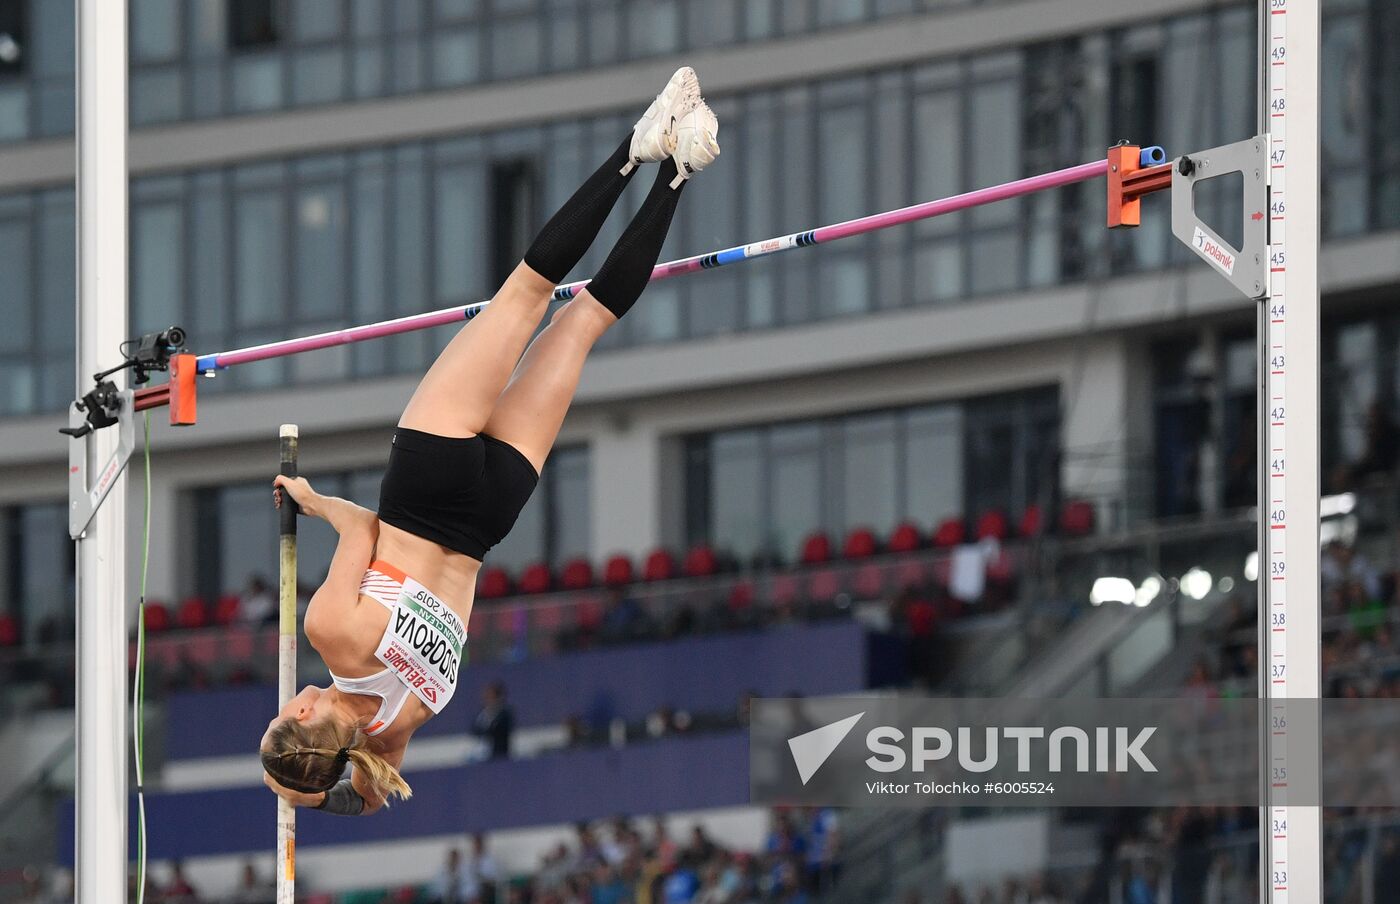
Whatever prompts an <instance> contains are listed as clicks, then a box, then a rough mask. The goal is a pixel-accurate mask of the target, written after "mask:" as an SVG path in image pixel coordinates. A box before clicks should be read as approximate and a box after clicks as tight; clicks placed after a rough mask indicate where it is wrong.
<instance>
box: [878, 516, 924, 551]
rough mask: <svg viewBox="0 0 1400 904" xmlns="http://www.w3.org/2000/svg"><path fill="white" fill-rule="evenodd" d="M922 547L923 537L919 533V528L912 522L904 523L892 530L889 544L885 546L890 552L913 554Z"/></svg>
mask: <svg viewBox="0 0 1400 904" xmlns="http://www.w3.org/2000/svg"><path fill="white" fill-rule="evenodd" d="M923 545H924V536H923V534H922V533H921V532H920V531H919V526H918V525H917V524H915V523H914V522H912V521H906V522H904V523H903V524H901V525H900V526H899V527H896V528H895V529H894V533H892V534H890V542H889V543H887V544H886V546H887V547H888V549H889V551H890V552H913V551H914V550H916V549H918V548H919V547H920V546H923Z"/></svg>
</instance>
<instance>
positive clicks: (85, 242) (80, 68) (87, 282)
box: [55, 0, 127, 904]
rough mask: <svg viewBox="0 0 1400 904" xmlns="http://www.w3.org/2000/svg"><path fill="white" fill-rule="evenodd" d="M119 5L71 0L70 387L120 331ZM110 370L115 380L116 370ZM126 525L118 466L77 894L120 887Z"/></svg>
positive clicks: (109, 895)
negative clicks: (73, 331) (73, 316)
mask: <svg viewBox="0 0 1400 904" xmlns="http://www.w3.org/2000/svg"><path fill="white" fill-rule="evenodd" d="M55 2H58V0H55ZM126 9H127V4H126V2H125V0H78V2H77V8H76V10H75V13H76V23H77V36H76V39H77V81H78V85H77V97H78V101H77V136H76V138H77V151H78V160H77V185H76V187H77V199H78V209H77V286H78V298H77V386H78V393H77V394H78V396H79V397H81V396H82V394H83V392H84V391H85V387H86V386H87V385H88V383H89V381H90V380H91V379H92V375H93V374H94V373H96V372H97V371H99V370H102V367H103V362H104V360H105V358H106V357H108V356H110V355H112V354H113V353H114V352H115V351H116V349H117V348H118V346H119V345H120V343H121V342H122V341H123V340H124V339H126V337H127V328H126V326H127V325H126V317H127V258H126V254H127V238H126V236H127V231H126V224H127V166H126V110H127V100H126V22H127V19H126ZM113 380H114V381H116V383H117V388H118V389H121V388H122V387H123V384H124V383H125V381H126V378H125V377H124V376H122V375H120V374H117V375H114V377H113ZM117 441H118V432H117V431H116V430H100V431H97V432H95V433H93V434H92V435H90V436H88V437H87V438H86V443H85V445H86V449H85V454H86V456H87V463H86V471H87V473H96V469H97V466H98V465H100V464H101V463H102V462H105V461H107V460H108V459H109V458H110V457H111V456H112V454H113V452H114V451H115V450H116V448H117ZM74 442H78V440H74ZM70 504H71V505H73V506H74V508H76V507H77V506H76V504H75V501H74V500H70ZM125 531H126V477H125V476H124V474H119V475H117V476H116V477H115V482H114V486H113V488H112V490H111V492H110V493H109V495H108V496H107V498H106V503H105V504H104V505H102V506H101V508H100V509H98V511H97V512H96V513H95V515H94V517H93V519H92V521H91V523H90V524H89V525H88V526H87V529H86V530H85V531H84V532H83V534H82V535H81V536H80V537H78V538H77V544H76V545H77V605H78V617H77V622H78V631H77V635H78V636H77V654H78V662H77V679H78V706H77V709H78V712H77V789H76V796H77V818H76V831H75V838H74V845H75V871H74V884H75V889H76V892H77V900H78V902H79V904H105V902H110V901H120V900H125V897H126V858H127V782H126V768H127V766H126V764H127V759H126V754H127V752H126V739H127V734H126V712H127V709H126V686H127V685H126V681H127V677H126V612H127V594H126V534H125Z"/></svg>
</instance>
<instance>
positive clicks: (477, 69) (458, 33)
mask: <svg viewBox="0 0 1400 904" xmlns="http://www.w3.org/2000/svg"><path fill="white" fill-rule="evenodd" d="M480 77H481V35H480V33H479V32H478V31H477V30H476V29H475V28H468V29H458V30H455V31H444V32H442V33H440V34H435V35H433V82H434V84H436V85H438V86H439V87H444V88H445V87H450V86H452V85H465V84H467V83H469V82H474V81H476V80H477V79H478V78H480Z"/></svg>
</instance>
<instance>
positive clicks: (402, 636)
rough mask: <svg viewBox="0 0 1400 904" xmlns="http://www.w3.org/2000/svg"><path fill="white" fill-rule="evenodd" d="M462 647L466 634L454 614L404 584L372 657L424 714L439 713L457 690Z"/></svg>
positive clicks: (420, 589) (421, 589) (429, 595)
mask: <svg viewBox="0 0 1400 904" xmlns="http://www.w3.org/2000/svg"><path fill="white" fill-rule="evenodd" d="M466 642H467V628H466V626H465V625H463V624H462V620H461V619H460V618H458V617H457V613H456V612H453V611H452V610H451V609H449V608H448V606H447V604H446V603H444V602H443V601H442V600H440V599H438V598H437V597H435V596H433V594H432V593H431V592H430V591H429V590H428V588H426V587H424V586H423V585H422V584H420V583H418V582H417V581H415V580H413V579H412V578H407V579H405V580H404V582H403V592H402V593H400V594H399V598H398V601H397V602H396V603H395V604H394V608H393V611H391V612H390V613H389V625H388V627H386V628H385V629H384V636H383V637H382V638H380V640H379V648H378V649H377V650H375V651H374V655H375V657H376V658H378V659H379V661H380V662H382V663H384V664H385V665H386V666H388V667H389V668H390V669H392V670H393V671H394V673H395V674H397V675H398V676H399V680H400V681H402V682H403V683H404V685H405V686H407V687H408V689H409V690H410V691H412V692H413V694H414V696H416V697H417V698H418V699H419V700H422V701H423V703H424V704H425V705H426V706H427V707H428V709H431V710H432V711H433V712H434V713H440V712H442V708H443V707H444V706H446V705H447V701H448V700H451V699H452V693H453V691H455V690H457V671H458V669H459V668H460V667H461V665H462V648H463V647H464V646H465V645H466Z"/></svg>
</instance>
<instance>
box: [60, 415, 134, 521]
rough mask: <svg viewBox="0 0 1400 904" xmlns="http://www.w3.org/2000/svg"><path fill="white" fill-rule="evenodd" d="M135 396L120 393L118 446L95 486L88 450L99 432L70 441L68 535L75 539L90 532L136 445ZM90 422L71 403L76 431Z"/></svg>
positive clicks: (69, 424)
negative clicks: (91, 481)
mask: <svg viewBox="0 0 1400 904" xmlns="http://www.w3.org/2000/svg"><path fill="white" fill-rule="evenodd" d="M135 397H136V394H135V393H134V392H133V391H132V390H130V389H127V390H123V391H122V392H120V393H118V394H117V399H118V409H117V448H116V450H115V451H113V452H112V455H111V457H110V458H108V459H107V462H106V464H104V465H103V466H102V469H101V470H100V471H98V472H97V480H95V481H94V482H93V483H92V485H91V486H89V484H88V479H87V477H88V473H87V471H88V466H87V452H88V444H89V443H91V442H92V439H93V437H94V436H95V435H96V434H95V433H88V434H87V435H86V436H84V437H82V438H81V439H73V440H70V441H69V443H68V499H69V502H68V536H70V537H72V538H73V539H74V540H77V539H80V538H81V537H82V536H83V534H84V533H86V532H87V529H88V525H89V524H91V523H92V516H93V515H95V514H97V510H98V508H100V507H101V505H102V501H103V500H104V499H106V498H107V494H108V493H110V492H111V491H112V487H113V485H115V484H116V482H117V478H118V477H120V476H121V473H122V470H123V469H124V468H125V467H126V463H127V462H128V461H130V459H131V453H132V452H133V451H134V450H135V448H136V409H135V407H134V405H135ZM86 425H87V415H85V414H84V413H83V412H81V411H79V410H78V407H77V406H76V405H69V406H68V426H69V427H71V428H73V429H75V430H76V429H80V428H82V427H85V426H86Z"/></svg>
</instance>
